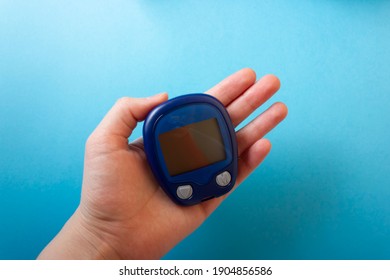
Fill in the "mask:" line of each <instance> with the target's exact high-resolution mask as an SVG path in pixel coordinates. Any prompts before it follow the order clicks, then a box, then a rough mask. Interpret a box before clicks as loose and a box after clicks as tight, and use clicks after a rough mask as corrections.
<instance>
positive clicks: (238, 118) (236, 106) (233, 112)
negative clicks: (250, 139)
mask: <svg viewBox="0 0 390 280" xmlns="http://www.w3.org/2000/svg"><path fill="white" fill-rule="evenodd" d="M279 88H280V81H279V79H278V78H277V77H276V76H274V75H266V76H264V77H262V78H261V79H260V80H259V81H257V82H256V84H254V85H253V86H251V87H250V88H249V89H248V90H247V91H246V92H245V93H244V94H242V95H241V96H240V97H239V98H237V99H236V100H234V102H232V103H231V104H230V105H229V106H228V107H227V110H228V112H229V115H230V118H231V119H232V122H233V125H234V126H237V125H239V124H240V123H241V122H242V121H243V120H244V119H246V118H247V117H248V116H249V115H250V114H251V113H252V112H253V111H255V110H256V109H257V108H258V107H259V106H260V105H262V104H263V103H265V102H266V101H267V100H268V99H269V98H270V97H271V96H272V95H273V94H274V93H275V92H277V91H278V89H279Z"/></svg>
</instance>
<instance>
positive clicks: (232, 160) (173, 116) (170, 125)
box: [143, 93, 238, 205]
mask: <svg viewBox="0 0 390 280" xmlns="http://www.w3.org/2000/svg"><path fill="white" fill-rule="evenodd" d="M143 138H144V145H145V154H146V157H147V160H148V162H149V165H150V168H151V170H152V172H153V174H154V176H155V177H156V180H157V181H158V183H159V184H160V186H161V187H162V188H163V189H164V191H165V192H166V193H167V194H168V196H169V197H170V198H171V199H172V200H173V201H175V202H176V203H178V204H181V205H193V204H197V203H200V202H202V201H205V200H208V199H211V198H214V197H218V196H221V195H223V194H225V193H227V192H229V191H230V190H231V189H232V188H233V186H234V184H235V181H236V177H237V161H238V154H237V141H236V133H235V131H234V127H233V125H232V122H231V120H230V116H229V114H228V112H227V111H226V109H225V107H224V106H223V105H222V104H221V103H220V102H219V101H218V100H217V99H216V98H214V97H212V96H210V95H207V94H201V93H199V94H188V95H183V96H179V97H176V98H173V99H171V100H168V101H166V102H164V103H162V104H160V105H158V106H157V107H155V108H154V109H153V110H152V111H151V112H149V114H148V115H147V117H146V119H145V122H144V127H143Z"/></svg>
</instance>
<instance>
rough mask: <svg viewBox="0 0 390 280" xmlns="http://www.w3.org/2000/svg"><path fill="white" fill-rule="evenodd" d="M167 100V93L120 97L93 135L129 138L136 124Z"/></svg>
mask: <svg viewBox="0 0 390 280" xmlns="http://www.w3.org/2000/svg"><path fill="white" fill-rule="evenodd" d="M167 99H168V95H167V93H160V94H157V95H154V96H152V97H147V98H131V97H122V98H120V99H119V100H118V101H117V102H116V103H115V104H114V106H113V107H112V108H111V109H110V111H109V112H108V113H107V115H106V116H105V117H104V118H103V120H102V121H101V122H100V124H99V125H98V127H97V128H96V129H95V131H94V132H93V134H95V136H99V138H100V137H103V138H111V137H112V136H114V137H120V138H123V139H125V140H126V141H125V144H126V145H127V139H128V138H129V137H130V135H131V133H132V132H133V130H134V128H135V127H136V125H137V122H140V121H143V120H144V119H145V117H146V115H147V114H148V113H149V111H150V110H152V109H153V108H154V107H155V106H157V105H158V104H160V103H162V102H164V101H166V100H167Z"/></svg>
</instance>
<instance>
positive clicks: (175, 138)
mask: <svg viewBox="0 0 390 280" xmlns="http://www.w3.org/2000/svg"><path fill="white" fill-rule="evenodd" d="M158 139H159V142H160V146H161V150H162V153H163V156H164V160H165V164H166V166H167V168H168V172H169V174H170V175H171V176H175V175H179V174H181V173H185V172H188V171H192V170H195V169H198V168H201V167H205V166H208V165H210V164H213V163H216V162H218V161H222V160H224V159H226V153H225V146H224V144H223V139H222V135H221V131H220V128H219V125H218V121H217V119H216V118H211V119H208V120H204V121H200V122H196V123H192V124H189V125H186V126H182V127H179V128H175V129H173V130H170V131H167V132H164V133H162V134H160V135H159V136H158Z"/></svg>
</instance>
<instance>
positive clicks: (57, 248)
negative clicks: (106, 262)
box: [38, 208, 118, 260]
mask: <svg viewBox="0 0 390 280" xmlns="http://www.w3.org/2000/svg"><path fill="white" fill-rule="evenodd" d="M117 258H118V256H117V255H116V253H115V250H114V249H113V248H112V247H111V246H110V245H109V244H108V243H107V242H105V241H104V238H103V236H99V234H98V233H97V231H96V230H93V229H92V228H91V226H89V225H88V223H87V222H86V221H85V219H84V218H83V217H82V214H81V213H80V209H79V208H78V209H77V210H76V211H75V213H74V214H73V215H72V217H71V218H70V219H69V220H68V221H67V222H66V224H65V225H64V227H63V228H62V229H61V231H60V232H59V233H58V235H57V236H56V237H55V238H54V239H53V240H52V241H51V242H50V243H49V244H48V245H47V246H46V248H45V249H44V250H43V251H42V252H41V253H40V255H39V256H38V259H80V260H81V259H88V260H99V259H117Z"/></svg>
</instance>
